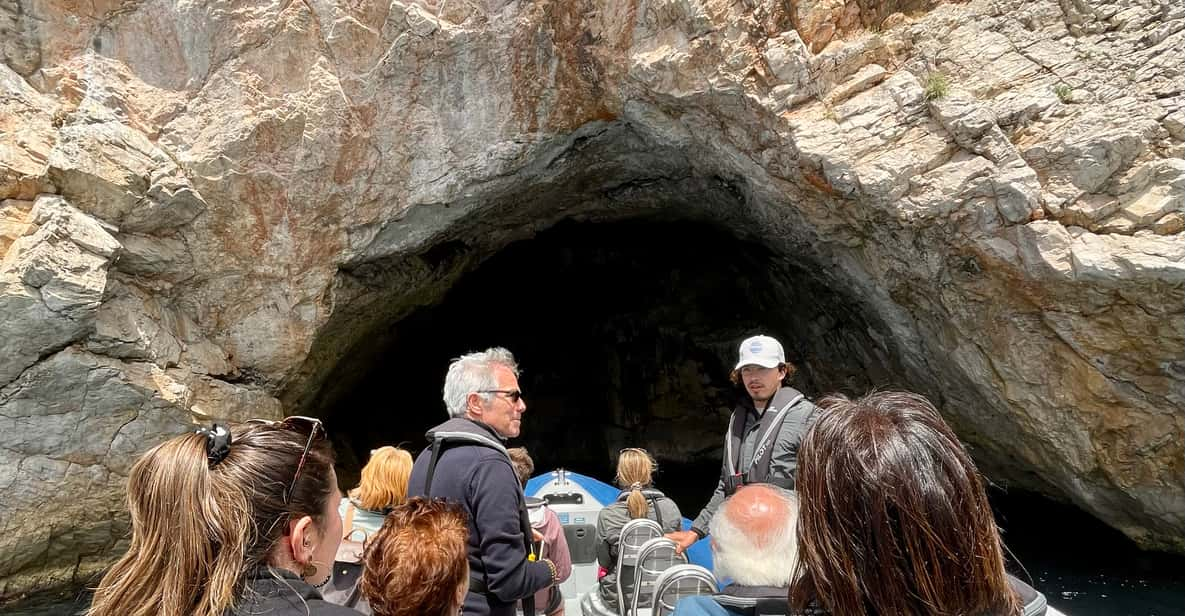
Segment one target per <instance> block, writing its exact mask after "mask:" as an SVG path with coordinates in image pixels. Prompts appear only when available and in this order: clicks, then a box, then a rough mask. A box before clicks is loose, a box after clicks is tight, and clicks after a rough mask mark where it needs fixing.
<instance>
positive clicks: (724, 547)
mask: <svg viewBox="0 0 1185 616" xmlns="http://www.w3.org/2000/svg"><path fill="white" fill-rule="evenodd" d="M797 520H798V501H797V498H796V497H795V495H794V493H793V492H791V491H789V490H784V489H782V488H779V487H777V486H772V485H767V484H753V485H748V486H745V487H743V488H741V489H739V490H737V492H736V494H734V495H733V496H731V497H729V498H728V499H726V500H725V501H724V503H723V504H722V505H720V509H719V510H718V511H717V512H716V515H715V516H713V517H712V525H711V529H710V530H711V532H712V562H713V565H714V566H715V568H716V579H719V580H730V583H729V584H728V586H725V587H724V588H722V589H720V592H718V593H716V594H715V595H712V596H703V597H687V598H686V599H683V600H682V601H680V602H679V604H678V605H677V606H676V607H675V612H674V614H673V615H672V616H773V615H776V614H788V613H789V604H788V603H787V601H786V595H787V591H788V590H789V588H790V576H791V575H793V574H794V567H795V566H796V564H797V562H798V537H797V536H796V535H795V527H796V526H797Z"/></svg>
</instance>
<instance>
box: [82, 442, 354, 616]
mask: <svg viewBox="0 0 1185 616" xmlns="http://www.w3.org/2000/svg"><path fill="white" fill-rule="evenodd" d="M307 445H309V439H308V438H307V436H306V435H303V434H300V433H298V432H295V431H292V430H289V429H287V428H285V427H284V426H283V425H281V424H274V425H252V426H249V427H243V428H240V429H236V430H235V431H234V434H233V443H231V444H230V445H229V448H228V449H227V451H226V452H225V454H224V456H223V457H219V458H218V459H216V460H215V459H213V458H207V452H206V437H205V436H203V435H201V434H186V435H182V436H178V437H175V438H172V439H170V440H168V441H165V442H164V443H161V444H160V445H157V446H156V447H153V448H152V449H150V450H149V451H148V452H147V453H145V454H144V455H143V456H141V457H140V459H139V460H137V461H136V463H135V464H134V465H133V466H132V470H131V472H130V473H129V476H128V509H129V510H130V512H131V522H132V536H131V543H130V545H129V546H128V551H127V553H126V554H124V555H123V556H122V557H121V558H120V559H119V561H117V562H116V563H115V565H114V566H113V567H112V568H111V570H110V571H108V572H107V574H106V575H104V576H103V579H102V581H101V582H100V583H99V586H98V588H97V589H95V596H94V600H93V602H92V603H91V607H90V609H89V610H87V612H86V613H87V616H156V615H159V616H223V614H225V613H226V612H227V611H229V610H231V609H233V608H234V607H235V604H236V602H237V601H238V600H239V599H240V598H242V597H243V593H244V591H245V590H246V585H247V578H248V577H249V575H250V574H251V573H252V572H253V571H255V570H257V569H260V568H261V567H266V566H269V565H270V563H269V559H270V557H271V555H272V553H273V552H274V547H275V546H276V545H277V544H278V543H279V542H280V541H281V540H282V539H283V536H284V535H285V534H287V532H288V529H289V521H291V520H294V519H298V518H299V517H301V516H305V515H307V516H311V517H312V518H313V520H314V521H315V522H316V523H317V524H318V525H323V524H324V523H325V520H324V518H325V516H324V514H323V512H324V511H325V510H326V508H327V506H328V504H329V502H330V500H331V499H336V498H337V497H338V496H339V495H338V492H337V486H336V482H335V481H334V480H333V472H332V468H333V449H332V447H331V446H330V445H329V442H328V440H327V439H320V440H315V441H312V442H311V446H309V448H308V450H307V451H308V452H307V455H305V453H304V452H305V450H306V446H307ZM302 457H303V458H305V464H304V472H303V473H302V474H301V475H300V480H299V482H297V483H296V484H295V485H293V486H292V488H291V494H290V495H289V498H288V499H285V498H284V491H285V489H287V488H288V484H289V482H291V481H292V478H293V471H294V469H295V468H297V465H298V464H299V463H300V460H301V459H302ZM334 502H336V501H334ZM335 515H336V514H335ZM321 528H323V526H321Z"/></svg>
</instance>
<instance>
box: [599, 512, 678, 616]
mask: <svg viewBox="0 0 1185 616" xmlns="http://www.w3.org/2000/svg"><path fill="white" fill-rule="evenodd" d="M628 495H629V492H622V493H621V495H619V496H618V499H617V501H616V502H614V503H613V504H611V505H609V506H608V507H605V508H604V509H602V510H601V513H600V515H598V516H597V564H599V565H600V566H602V567H604V568H605V570H606V571H608V572H609V573H608V574H607V575H605V576H603V577H602V578H601V579H600V589H601V598H602V599H604V600H605V601H606V603H609V604H610V607H614V608H616V607H617V591H616V588H617V546H618V544H620V543H621V529H622V528H623V527H624V526H625V524H626V522H629V521H630V512H629V509H628V508H627V507H626V504H625V498H623V497H625V496H628ZM642 495H643V496H645V497H646V500H647V501H650V503H649V505H650V506H649V507H648V508H647V509H646V517H647V518H650V519H651V520H654V521H655V522H658V521H659V518H660V517H661V518H662V521H661V522H659V526H661V527H662V532H664V533H669V532H673V531H676V530H679V529H680V528H682V526H683V514H681V513H680V512H679V506H678V505H676V504H675V501H673V500H671V499H669V498H667V497H666V496H665V495H663V493H662V492H659V491H658V490H655V489H654V488H646V489H644V490H642ZM656 506H657V509H658V511H657V512H655V508H656Z"/></svg>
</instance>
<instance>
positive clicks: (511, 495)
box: [408, 348, 560, 616]
mask: <svg viewBox="0 0 1185 616" xmlns="http://www.w3.org/2000/svg"><path fill="white" fill-rule="evenodd" d="M444 403H445V406H446V408H447V409H448V413H449V415H450V417H451V419H449V420H448V421H446V422H444V423H442V424H440V425H438V426H436V427H434V428H432V429H431V430H429V431H428V434H427V436H428V440H429V441H430V442H431V445H429V447H428V448H427V449H425V450H424V451H423V452H421V453H420V455H419V456H418V457H417V458H416V461H415V464H413V465H412V472H411V479H410V481H409V483H408V496H425V497H442V498H445V499H447V500H449V501H452V502H454V503H458V504H460V505H461V506H462V507H463V508H464V509H465V512H466V514H468V516H469V543H468V559H469V592H468V593H467V594H466V596H465V603H464V606H463V609H462V614H463V615H464V616H514V613H515V604H516V603H517V602H518V601H519V600H520V599H526V601H524V605H525V606H526V607H527V608H528V609H526V610H524V611H525V612H526V616H533V614H532V612H534V610H533V609H532V608H534V605H533V603H534V595H535V593H537V592H539V591H540V590H543V589H545V588H547V587H549V586H552V585H554V584H555V583H556V581H557V580H558V579H559V577H560V576H559V570H558V568H557V567H556V565H555V563H554V562H552V561H551V560H548V559H546V558H538V556H537V555H536V554H535V553H534V552H533V546H532V541H531V538H532V531H531V526H530V521H529V519H528V516H527V511H526V502H525V497H524V495H523V491H522V489H520V487H519V483H518V477H517V476H516V475H515V472H514V468H513V467H512V466H511V464H510V457H509V454H508V453H507V451H506V445H505V441H506V439H510V438H514V437H516V436H518V435H519V431H520V430H521V427H522V415H523V412H524V411H526V409H527V405H526V403H524V402H523V396H522V391H521V390H520V389H519V384H518V364H517V363H515V360H514V356H513V355H512V354H511V353H510V351H507V350H506V349H503V348H491V349H487V350H485V351H481V352H479V353H470V354H467V355H464V356H462V357H460V358H458V359H456V360H454V361H453V362H452V364H450V365H449V369H448V374H447V375H446V376H445V380H444Z"/></svg>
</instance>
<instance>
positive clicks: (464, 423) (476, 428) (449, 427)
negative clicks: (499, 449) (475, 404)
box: [427, 417, 506, 444]
mask: <svg viewBox="0 0 1185 616" xmlns="http://www.w3.org/2000/svg"><path fill="white" fill-rule="evenodd" d="M438 433H441V434H444V433H448V434H456V433H464V434H471V435H474V436H479V437H485V438H492V439H494V440H495V441H497V442H499V443H502V444H505V443H506V437H504V436H502V435H501V434H498V431H497V430H495V429H493V428H491V427H490V426H489V424H485V423H482V422H480V421H477V420H475V419H469V418H468V417H453V418H452V419H450V420H448V421H446V422H444V423H442V424H440V425H439V426H436V427H435V428H432V429H431V430H428V434H427V436H428V440H433V438H434V437H435V436H436V435H437V434H438Z"/></svg>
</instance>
